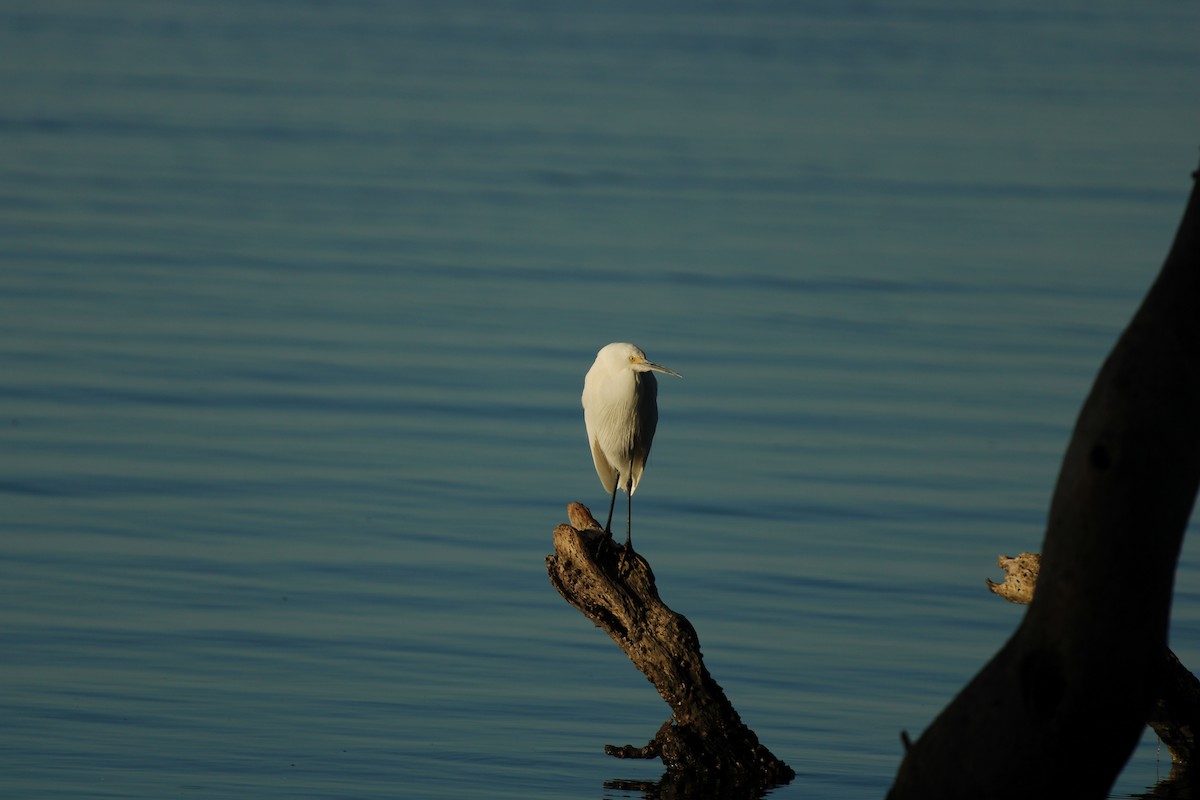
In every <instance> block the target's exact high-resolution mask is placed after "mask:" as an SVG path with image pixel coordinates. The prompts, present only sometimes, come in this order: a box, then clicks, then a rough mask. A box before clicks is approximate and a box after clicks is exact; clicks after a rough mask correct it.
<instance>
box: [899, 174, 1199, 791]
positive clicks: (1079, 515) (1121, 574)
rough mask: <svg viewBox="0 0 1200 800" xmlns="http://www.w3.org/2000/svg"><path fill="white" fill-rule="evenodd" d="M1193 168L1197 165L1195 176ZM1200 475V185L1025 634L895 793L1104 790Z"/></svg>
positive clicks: (922, 748)
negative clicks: (1016, 778)
mask: <svg viewBox="0 0 1200 800" xmlns="http://www.w3.org/2000/svg"><path fill="white" fill-rule="evenodd" d="M1193 178H1195V175H1193ZM1198 484H1200V198H1198V196H1197V188H1196V187H1195V186H1193V189H1192V193H1191V197H1190V199H1189V201H1188V206H1187V210H1186V211H1185V212H1184V217H1183V221H1182V223H1181V224H1180V227H1179V231H1178V233H1177V235H1176V238H1175V241H1174V243H1173V245H1172V247H1171V251H1170V253H1169V254H1168V256H1167V259H1166V262H1165V263H1164V265H1163V268H1162V270H1161V272H1160V273H1159V275H1158V278H1157V279H1156V280H1155V282H1154V285H1153V286H1152V287H1151V289H1150V291H1149V293H1148V294H1147V295H1146V298H1145V300H1144V301H1143V302H1142V305H1141V307H1140V308H1139V309H1138V311H1137V313H1136V314H1135V315H1134V318H1133V320H1132V321H1131V322H1130V323H1129V325H1128V327H1127V328H1126V329H1125V331H1124V333H1123V334H1122V335H1121V337H1120V339H1119V340H1118V342H1117V344H1116V345H1115V347H1114V348H1113V351H1112V353H1110V354H1109V357H1108V359H1107V360H1106V361H1105V363H1104V366H1103V367H1102V368H1101V370H1100V373H1099V375H1098V376H1097V378H1096V381H1095V383H1094V384H1093V386H1092V390H1091V393H1090V394H1089V396H1088V398H1087V400H1086V401H1085V403H1084V405H1083V409H1082V410H1081V411H1080V414H1079V419H1078V420H1077V422H1076V425H1075V429H1074V431H1073V432H1072V435H1071V441H1070V444H1069V445H1068V447H1067V452H1066V454H1065V456H1064V458H1063V463H1062V467H1061V470H1060V472H1059V477H1058V482H1057V484H1056V486H1055V490H1054V498H1053V500H1052V502H1051V506H1050V514H1049V518H1048V520H1047V528H1046V536H1045V540H1044V542H1043V545H1042V564H1041V572H1040V575H1039V579H1038V589H1037V592H1036V593H1035V594H1034V596H1033V600H1032V602H1031V603H1030V604H1029V606H1028V610H1027V611H1026V613H1025V617H1024V619H1023V620H1022V622H1021V625H1020V626H1019V627H1018V629H1017V631H1016V632H1015V633H1014V634H1013V636H1012V637H1011V638H1010V639H1009V641H1008V642H1007V643H1006V644H1005V645H1004V647H1003V648H1002V649H1001V650H1000V651H999V652H998V653H997V654H996V655H995V656H994V657H993V658H992V660H991V661H990V662H988V664H987V665H986V666H985V667H984V668H983V669H982V670H981V671H980V672H979V674H978V675H976V676H975V678H974V679H973V680H971V681H970V683H968V684H967V686H966V687H965V688H963V689H962V691H961V692H959V694H958V695H957V696H956V697H955V698H954V700H953V701H951V703H950V704H949V705H948V706H947V707H946V708H945V709H944V710H943V711H942V713H941V714H940V715H938V717H937V718H936V719H935V720H934V721H933V723H932V724H931V725H930V726H929V728H928V729H926V730H925V732H924V733H923V734H921V736H920V738H918V739H917V741H915V742H913V743H912V746H911V747H910V748H909V749H908V751H907V753H906V754H905V757H904V760H903V761H902V763H901V764H900V768H899V770H898V772H897V775H896V780H895V782H894V784H893V786H892V790H891V792H890V794H889V797H892V798H895V799H896V800H901V798H921V799H922V800H931V799H936V798H950V797H953V798H960V797H971V798H980V799H986V798H1001V797H1003V798H1008V797H1011V796H1012V793H1013V791H1014V789H1013V783H1012V781H1013V770H1014V769H1015V770H1018V771H1019V776H1020V793H1021V795H1022V796H1024V797H1047V798H1049V797H1054V798H1058V797H1073V798H1103V797H1105V796H1107V792H1108V790H1109V788H1110V787H1111V786H1112V784H1113V781H1114V780H1115V779H1116V776H1117V774H1118V773H1119V772H1120V770H1121V767H1122V766H1123V765H1124V764H1125V761H1126V760H1127V759H1128V758H1129V755H1130V753H1131V752H1132V751H1133V748H1134V746H1135V745H1136V744H1137V741H1138V738H1139V737H1140V735H1141V732H1142V726H1143V725H1144V724H1145V723H1146V720H1147V719H1148V718H1149V716H1150V712H1151V709H1152V708H1153V705H1154V702H1155V700H1156V698H1157V697H1158V696H1159V695H1160V693H1161V689H1162V681H1163V679H1164V675H1165V663H1166V662H1165V660H1164V658H1163V653H1165V652H1166V648H1167V625H1168V618H1169V615H1170V607H1171V596H1172V590H1173V585H1174V576H1175V563H1176V560H1177V558H1178V555H1179V547H1180V544H1181V542H1182V539H1183V533H1184V529H1185V527H1186V525H1187V521H1188V518H1189V516H1190V514H1191V510H1192V505H1193V503H1194V500H1195V497H1196V488H1197V485H1198Z"/></svg>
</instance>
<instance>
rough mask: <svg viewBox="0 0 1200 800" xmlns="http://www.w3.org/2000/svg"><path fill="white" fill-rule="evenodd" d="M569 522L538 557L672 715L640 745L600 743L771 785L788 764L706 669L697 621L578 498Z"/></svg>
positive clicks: (624, 753)
mask: <svg viewBox="0 0 1200 800" xmlns="http://www.w3.org/2000/svg"><path fill="white" fill-rule="evenodd" d="M568 517H569V519H570V520H571V524H570V525H559V526H558V527H557V528H555V530H554V555H550V556H547V557H546V569H547V571H548V573H549V575H550V582H551V583H552V584H553V585H554V588H555V589H557V590H558V593H559V594H561V595H562V596H563V598H564V599H565V600H566V601H567V602H568V603H570V604H571V605H573V606H574V607H575V608H577V609H579V611H581V612H583V614H584V616H586V617H587V618H588V619H590V620H592V622H594V623H596V625H597V626H599V627H601V628H603V629H604V630H605V631H606V632H607V633H608V635H609V636H611V637H612V639H613V641H614V642H616V643H617V645H618V646H620V648H621V649H622V650H624V651H625V654H626V655H628V656H629V659H630V660H631V661H633V663H634V666H636V667H637V668H638V669H639V670H641V671H642V673H643V674H645V676H646V678H647V679H648V680H649V681H650V682H651V683H653V684H654V687H655V688H656V689H658V693H659V694H660V695H662V698H663V700H665V701H666V702H667V705H668V706H670V707H671V713H672V716H671V718H670V719H668V720H667V721H666V722H665V723H664V724H663V726H662V727H661V728H660V729H659V731H658V733H657V734H655V737H654V739H652V740H651V741H650V742H649V743H648V744H647V745H645V746H644V747H634V746H632V745H625V746H624V747H613V746H611V745H609V746H607V747H606V748H605V752H607V753H608V754H609V755H611V756H615V757H617V758H661V759H662V761H663V764H664V765H666V768H667V772H668V774H669V775H672V774H673V775H675V776H686V777H687V780H688V782H689V783H690V782H694V781H697V780H699V781H701V782H708V783H711V782H720V783H721V784H722V785H726V786H731V785H737V786H739V787H741V788H743V789H744V788H746V787H769V786H773V785H778V784H781V783H786V782H788V781H789V780H791V779H792V777H793V776H794V774H795V773H793V772H792V769H791V768H790V767H788V765H787V764H785V763H784V762H782V761H780V760H779V759H777V758H776V757H775V756H774V755H773V754H772V753H771V751H770V750H768V749H767V748H766V747H764V746H763V745H762V744H760V743H759V741H758V737H757V736H755V735H754V731H752V730H750V729H749V728H747V727H746V726H745V725H744V724H743V723H742V721H741V718H740V717H739V716H738V713H737V711H736V710H734V708H733V706H732V704H730V702H729V700H728V699H727V698H726V697H725V693H724V692H723V691H722V690H721V687H720V686H719V685H718V684H717V682H716V681H715V680H713V678H712V676H711V675H709V673H708V669H706V668H705V666H704V659H703V657H702V656H701V654H700V640H699V638H698V637H697V636H696V630H695V629H694V628H693V627H692V625H691V623H690V622H688V621H687V618H685V617H684V616H683V615H682V614H677V613H675V612H674V611H672V610H671V609H670V608H668V607H667V605H666V604H665V603H663V602H662V600H661V599H660V598H659V596H658V590H657V588H656V586H655V582H654V573H653V572H652V571H651V570H650V565H649V564H648V563H646V561H645V560H644V559H643V558H642V557H641V556H638V555H636V554H631V556H630V557H629V558H626V559H625V560H624V565H623V566H622V563H621V562H622V559H621V555H622V553H623V551H624V548H623V547H622V546H621V545H618V544H616V543H614V542H613V541H612V538H611V537H610V536H608V535H606V534H605V533H604V531H603V530H602V529H601V528H600V525H599V524H598V523H597V522H596V520H595V519H593V518H592V515H591V512H590V511H588V509H587V507H586V506H584V505H582V504H580V503H572V504H570V505H569V506H568Z"/></svg>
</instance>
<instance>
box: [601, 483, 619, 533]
mask: <svg viewBox="0 0 1200 800" xmlns="http://www.w3.org/2000/svg"><path fill="white" fill-rule="evenodd" d="M620 488H621V473H619V472H618V473H617V479H616V480H615V481H613V493H612V500H610V501H608V522H606V523H604V532H605V533H607V534H608V535H610V536H611V535H612V512H613V507H614V506H616V504H617V489H620Z"/></svg>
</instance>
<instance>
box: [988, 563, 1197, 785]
mask: <svg viewBox="0 0 1200 800" xmlns="http://www.w3.org/2000/svg"><path fill="white" fill-rule="evenodd" d="M997 562H998V563H999V565H1000V567H1001V569H1003V570H1004V571H1005V576H1004V581H1003V582H1002V583H994V582H993V581H991V580H989V581H988V582H987V584H988V588H989V589H991V590H992V591H993V592H994V593H995V594H997V595H999V596H1000V597H1003V598H1004V599H1005V600H1008V601H1010V602H1013V603H1020V604H1028V603H1029V602H1030V601H1031V600H1032V599H1033V593H1034V590H1035V589H1036V588H1037V578H1038V571H1039V569H1040V568H1041V556H1039V555H1038V554H1036V553H1021V554H1020V555H1019V556H1017V557H1016V558H1009V557H1008V556H1000V558H999V559H998V560H997ZM1165 657H1166V660H1167V663H1166V679H1165V680H1164V681H1163V684H1162V690H1161V691H1160V693H1159V696H1158V699H1157V700H1156V701H1155V702H1154V708H1153V710H1152V711H1151V713H1150V719H1149V720H1148V721H1147V724H1148V725H1149V726H1150V728H1151V730H1153V731H1154V733H1155V735H1157V736H1158V738H1159V740H1160V741H1162V743H1163V744H1164V745H1166V746H1167V752H1168V753H1170V755H1171V764H1172V765H1173V767H1175V770H1174V771H1173V774H1172V779H1173V780H1178V779H1179V778H1180V774H1179V773H1180V771H1182V770H1184V769H1187V770H1193V769H1195V767H1196V765H1197V764H1198V763H1200V753H1197V751H1196V733H1197V731H1200V680H1197V678H1196V676H1195V675H1193V674H1192V673H1191V672H1190V671H1188V669H1187V667H1185V666H1184V665H1183V664H1182V663H1181V662H1180V660H1179V658H1178V657H1177V656H1176V655H1175V654H1174V653H1173V652H1171V650H1170V649H1168V650H1167V651H1166V656H1165Z"/></svg>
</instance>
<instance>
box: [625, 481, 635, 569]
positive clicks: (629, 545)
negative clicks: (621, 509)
mask: <svg viewBox="0 0 1200 800" xmlns="http://www.w3.org/2000/svg"><path fill="white" fill-rule="evenodd" d="M625 488H626V489H629V488H630V487H628V486H627V487H625ZM625 497H626V499H627V500H628V501H629V504H628V505H627V506H626V507H625V550H626V551H628V552H630V553H632V552H633V492H629V494H627V495H625Z"/></svg>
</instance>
